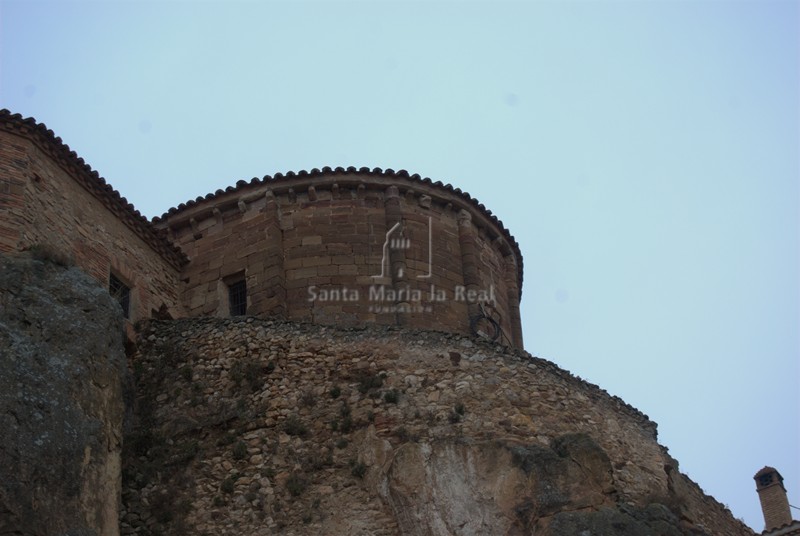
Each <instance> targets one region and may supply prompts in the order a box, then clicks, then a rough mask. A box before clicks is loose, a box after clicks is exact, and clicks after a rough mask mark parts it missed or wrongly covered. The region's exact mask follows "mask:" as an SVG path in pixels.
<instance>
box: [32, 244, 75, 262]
mask: <svg viewBox="0 0 800 536" xmlns="http://www.w3.org/2000/svg"><path fill="white" fill-rule="evenodd" d="M28 251H29V252H30V254H31V257H33V258H34V259H36V260H37V261H42V262H50V263H53V264H56V265H58V266H64V267H69V266H72V265H73V264H75V262H74V261H73V259H72V257H71V256H70V255H68V254H66V253H64V252H62V251H60V250H59V249H58V248H56V247H55V246H52V245H50V244H34V245H32V246H31V247H30V248H28Z"/></svg>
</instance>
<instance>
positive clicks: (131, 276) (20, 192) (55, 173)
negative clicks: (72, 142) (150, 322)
mask: <svg viewBox="0 0 800 536" xmlns="http://www.w3.org/2000/svg"><path fill="white" fill-rule="evenodd" d="M28 134H29V135H24V134H23V135H20V134H18V133H14V132H8V131H6V130H2V129H0V165H1V166H2V168H0V172H2V176H1V177H0V252H11V251H22V250H25V249H29V248H30V247H32V246H34V245H47V246H50V247H53V248H55V249H57V250H59V251H61V252H63V253H65V254H68V255H70V256H71V257H73V260H74V262H75V264H76V265H78V266H79V267H80V268H82V269H83V270H85V271H86V272H87V273H88V274H90V275H91V276H92V277H93V278H94V279H96V280H97V281H98V282H100V284H101V285H103V286H105V287H108V284H109V277H110V275H111V274H112V273H113V274H114V275H115V276H116V277H117V278H118V279H119V280H120V281H122V282H123V283H124V284H125V285H126V286H128V287H129V288H130V291H131V292H130V314H129V321H130V322H131V323H132V322H135V321H136V320H138V319H139V318H149V317H150V316H151V313H152V311H153V310H158V309H160V308H162V306H163V307H165V308H166V310H167V311H168V312H169V313H170V314H171V315H172V316H181V315H182V312H183V311H182V307H181V304H180V302H179V286H180V279H179V267H178V266H177V265H176V264H175V263H170V262H169V260H167V259H166V258H165V257H164V256H163V255H162V254H159V252H157V251H156V250H155V249H154V248H153V246H152V245H151V244H149V243H148V242H146V241H145V240H144V239H143V238H142V237H141V236H140V235H139V234H137V233H136V232H134V230H133V229H132V228H131V227H130V226H129V225H126V223H125V222H124V220H123V219H121V218H120V217H119V215H117V214H114V213H113V212H112V211H111V210H110V209H109V208H108V206H106V205H105V204H104V203H103V202H102V201H101V200H100V199H98V197H97V196H96V195H94V194H93V193H91V192H90V191H88V190H87V189H86V188H84V187H83V186H82V185H81V183H80V181H78V180H76V177H75V174H77V173H83V172H85V171H84V170H83V169H81V168H80V167H79V166H73V165H72V164H71V162H70V159H69V158H66V159H60V158H58V152H59V151H58V147H56V148H55V149H53V148H51V147H49V146H48V145H49V142H47V141H46V140H45V141H44V142H42V141H41V140H40V139H39V138H41V136H40V135H39V133H38V132H37V131H36V130H32V131H31V132H29V133H28ZM108 188H109V189H110V187H108ZM165 244H166V242H165Z"/></svg>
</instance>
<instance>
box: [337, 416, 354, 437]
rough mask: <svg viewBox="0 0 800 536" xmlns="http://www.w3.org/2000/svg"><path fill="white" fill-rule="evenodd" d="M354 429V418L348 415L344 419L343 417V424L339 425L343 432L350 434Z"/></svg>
mask: <svg viewBox="0 0 800 536" xmlns="http://www.w3.org/2000/svg"><path fill="white" fill-rule="evenodd" d="M352 429H353V419H352V418H351V417H350V415H348V416H347V417H345V418H344V419H342V424H341V425H340V426H339V430H341V431H342V433H343V434H348V433H350V431H351V430H352Z"/></svg>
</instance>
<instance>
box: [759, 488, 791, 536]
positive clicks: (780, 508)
mask: <svg viewBox="0 0 800 536" xmlns="http://www.w3.org/2000/svg"><path fill="white" fill-rule="evenodd" d="M758 499H759V501H760V502H761V511H762V513H763V514H764V525H765V530H772V529H775V528H778V527H782V526H784V525H788V524H789V523H791V522H792V513H791V511H790V510H789V500H788V499H787V497H786V489H784V487H783V484H782V483H780V482H778V481H777V478H776V482H775V483H774V484H771V485H769V486H767V487H764V488H759V489H758Z"/></svg>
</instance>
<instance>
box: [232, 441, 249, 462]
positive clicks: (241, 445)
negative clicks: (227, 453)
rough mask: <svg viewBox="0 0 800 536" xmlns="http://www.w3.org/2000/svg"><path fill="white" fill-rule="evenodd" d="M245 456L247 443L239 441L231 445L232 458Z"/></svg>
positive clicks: (241, 458) (238, 458)
mask: <svg viewBox="0 0 800 536" xmlns="http://www.w3.org/2000/svg"><path fill="white" fill-rule="evenodd" d="M246 457H247V445H246V444H245V442H244V441H239V442H237V443H236V444H235V445H234V446H233V459H234V460H243V459H245V458H246Z"/></svg>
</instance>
